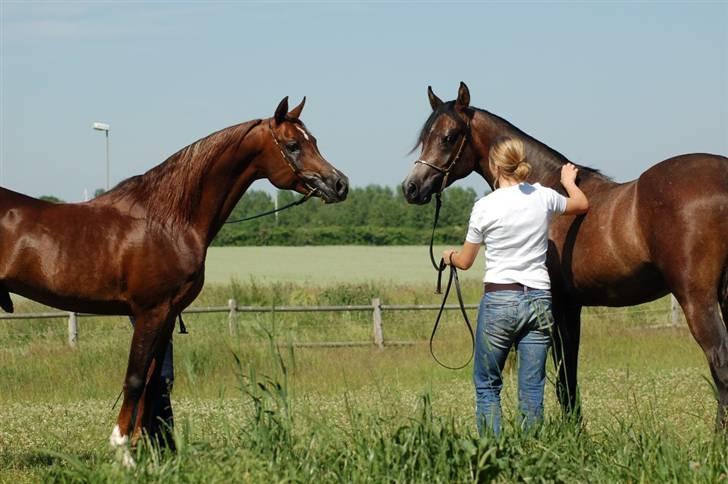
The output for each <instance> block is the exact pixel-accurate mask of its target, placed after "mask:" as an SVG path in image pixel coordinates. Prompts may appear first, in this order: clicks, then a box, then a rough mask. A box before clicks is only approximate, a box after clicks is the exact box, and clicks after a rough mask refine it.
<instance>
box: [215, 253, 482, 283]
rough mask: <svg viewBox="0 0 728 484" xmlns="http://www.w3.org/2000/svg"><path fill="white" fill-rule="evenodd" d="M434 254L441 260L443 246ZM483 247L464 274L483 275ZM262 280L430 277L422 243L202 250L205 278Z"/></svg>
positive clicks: (405, 280)
mask: <svg viewBox="0 0 728 484" xmlns="http://www.w3.org/2000/svg"><path fill="white" fill-rule="evenodd" d="M445 248H446V247H444V246H441V247H437V248H436V250H435V257H437V260H438V261H439V260H440V254H441V253H442V249H445ZM484 267H485V262H484V261H483V255H482V253H481V254H480V255H479V256H478V259H477V260H476V262H475V264H474V266H473V268H472V269H471V270H469V271H467V272H463V273H462V278H464V279H466V280H482V279H483V269H484ZM251 277H252V278H254V279H256V280H259V281H261V282H265V283H271V282H299V283H303V282H309V283H310V282H316V283H319V284H320V283H321V282H336V283H342V282H368V281H383V282H395V283H398V284H406V283H422V282H430V281H433V282H434V279H433V269H432V266H431V264H430V259H429V255H428V249H427V247H416V246H382V247H374V246H372V247H370V246H321V247H211V248H210V250H209V252H208V255H207V265H206V270H205V278H206V280H207V282H210V283H218V284H227V283H229V282H230V280H231V279H233V278H236V279H239V280H241V281H247V280H248V279H249V278H251Z"/></svg>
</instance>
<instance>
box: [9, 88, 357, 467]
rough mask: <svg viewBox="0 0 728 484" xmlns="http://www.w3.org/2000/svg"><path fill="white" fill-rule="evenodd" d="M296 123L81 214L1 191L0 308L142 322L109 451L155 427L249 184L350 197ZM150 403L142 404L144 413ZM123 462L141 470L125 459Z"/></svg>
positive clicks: (217, 147)
mask: <svg viewBox="0 0 728 484" xmlns="http://www.w3.org/2000/svg"><path fill="white" fill-rule="evenodd" d="M304 102H305V98H304V100H303V101H302V102H301V104H299V105H298V106H296V107H295V108H294V109H292V110H291V111H290V112H288V98H287V97H286V98H284V99H283V100H282V101H281V102H280V104H279V105H278V107H277V109H276V111H275V115H274V116H273V117H272V118H269V119H262V120H261V119H258V120H254V121H249V122H246V123H242V124H238V125H235V126H231V127H229V128H226V129H223V130H221V131H218V132H216V133H213V134H211V135H209V136H207V137H206V138H203V139H200V140H198V141H196V142H195V143H192V144H191V145H189V146H187V147H186V148H183V149H182V150H180V151H178V152H177V153H175V154H174V155H172V156H170V157H169V158H168V159H167V160H166V161H165V162H164V163H161V164H160V165H157V166H156V167H154V168H152V169H151V170H149V171H148V172H146V173H145V174H143V175H139V176H135V177H132V178H129V179H127V180H125V181H123V182H121V183H120V184H119V185H118V186H116V187H115V188H114V189H112V190H111V191H109V192H107V193H104V194H103V195H101V196H99V197H98V198H96V199H94V200H91V201H89V202H85V203H68V204H53V203H48V202H44V201H41V200H37V199H35V198H31V197H28V196H25V195H21V194H19V193H15V192H12V191H10V190H6V189H1V188H0V210H1V212H0V213H2V215H0V241H2V242H1V243H0V306H1V307H2V308H3V309H4V310H5V311H8V312H12V311H13V306H12V302H11V300H10V296H9V293H10V292H13V293H16V294H20V295H22V296H25V297H27V298H30V299H33V300H35V301H38V302H41V303H43V304H47V305H49V306H53V307H56V308H59V309H63V310H66V311H77V312H87V313H96V314H110V315H111V314H115V315H129V316H133V317H134V319H135V320H136V326H135V328H134V334H133V337H132V341H131V350H130V353H129V362H128V367H127V371H126V378H125V380H124V387H123V388H124V391H123V393H124V400H123V404H122V406H121V410H120V412H119V417H118V421H117V425H116V427H115V428H114V432H113V433H112V437H111V443H112V445H113V446H123V447H124V448H126V444H127V443H128V442H129V441H130V439H129V436H130V435H131V442H132V443H134V442H136V441H137V439H138V438H139V436H140V433H141V431H142V430H145V431H147V430H148V429H149V426H150V424H151V422H150V421H149V420H150V419H149V415H148V414H149V413H150V412H145V407H146V406H149V399H150V395H151V394H152V393H153V392H152V391H151V390H150V391H146V394H145V388H149V389H151V388H152V386H153V385H158V384H159V383H160V382H159V369H160V367H161V361H162V359H163V355H164V351H165V349H166V347H167V343H168V341H169V339H170V337H171V335H172V331H173V329H174V323H175V318H176V316H177V315H178V314H180V313H181V312H182V310H183V309H185V308H186V307H187V306H188V305H189V304H190V303H191V302H192V301H193V300H194V299H195V298H196V297H197V295H198V294H199V292H200V290H201V289H202V286H203V280H204V274H205V257H206V254H207V247H208V246H209V245H210V243H211V242H212V240H213V238H214V237H215V234H217V233H218V231H219V230H220V228H221V226H222V225H223V223H225V221H226V219H227V218H228V216H229V215H230V213H231V211H232V210H233V208H234V207H235V205H236V203H237V202H238V200H240V197H241V196H242V195H243V193H244V192H245V190H246V189H247V188H248V187H249V186H250V184H251V183H252V182H253V181H255V180H257V179H261V178H267V179H268V180H270V181H271V183H273V185H275V186H276V187H278V188H285V189H293V190H296V191H298V192H300V193H303V194H306V195H310V194H314V195H315V196H318V197H320V198H322V199H323V200H324V201H325V202H327V203H328V202H338V201H342V200H344V199H345V198H346V195H347V191H348V179H347V178H346V176H344V175H343V174H342V173H341V172H339V171H338V170H337V169H336V168H334V167H333V166H331V165H330V164H329V163H328V162H327V161H326V160H325V159H324V158H323V156H322V155H321V153H320V152H319V150H318V147H317V145H316V139H315V138H314V137H313V136H312V135H311V134H310V133H309V132H308V131H307V129H306V127H305V126H304V124H303V123H302V122H301V121H300V120H299V116H300V114H301V110H302V109H303V105H304ZM145 403H146V405H145ZM125 461H126V463H129V464H130V463H133V461H131V458H130V456H129V454H128V452H126V453H125Z"/></svg>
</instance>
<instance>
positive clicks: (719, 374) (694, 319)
mask: <svg viewBox="0 0 728 484" xmlns="http://www.w3.org/2000/svg"><path fill="white" fill-rule="evenodd" d="M702 294H705V292H703V293H702ZM675 296H676V297H677V299H678V301H680V305H681V306H682V308H683V311H684V312H685V318H686V319H687V322H688V326H689V327H690V331H691V332H692V334H693V337H695V340H696V341H697V342H698V344H699V345H700V347H701V348H702V349H703V352H704V353H705V357H706V358H707V360H708V365H709V366H710V373H711V375H712V376H713V381H714V383H715V387H716V390H717V392H718V412H717V415H716V420H715V424H716V428H717V429H723V430H728V331H727V330H726V325H725V324H724V322H723V321H722V320H721V317H720V314H719V309H718V301H716V298H715V296H714V295H704V296H702V297H700V296H697V295H695V294H694V293H689V294H687V295H681V294H679V293H678V294H676V295H675ZM721 306H722V308H725V306H726V303H724V302H721ZM723 312H724V313H725V312H726V311H725V309H723Z"/></svg>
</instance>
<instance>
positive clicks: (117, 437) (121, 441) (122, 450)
mask: <svg viewBox="0 0 728 484" xmlns="http://www.w3.org/2000/svg"><path fill="white" fill-rule="evenodd" d="M109 443H110V444H111V448H112V449H114V450H116V457H117V459H118V460H119V462H121V465H123V466H124V467H126V468H127V469H133V468H134V467H135V466H136V462H134V458H133V457H132V456H131V450H130V449H129V436H128V435H121V430H119V426H118V425H117V426H115V427H114V431H113V432H111V437H109Z"/></svg>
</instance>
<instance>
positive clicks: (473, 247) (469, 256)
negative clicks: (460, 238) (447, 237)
mask: <svg viewBox="0 0 728 484" xmlns="http://www.w3.org/2000/svg"><path fill="white" fill-rule="evenodd" d="M479 250H480V244H474V243H472V242H465V243H464V244H463V248H462V249H460V251H455V250H453V249H448V250H445V251H443V252H442V258H443V260H444V261H445V264H447V265H451V264H452V265H454V266H455V267H457V268H458V269H462V270H464V271H467V270H468V269H470V268H471V267H472V265H473V262H475V258H476V257H478V251H479Z"/></svg>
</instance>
